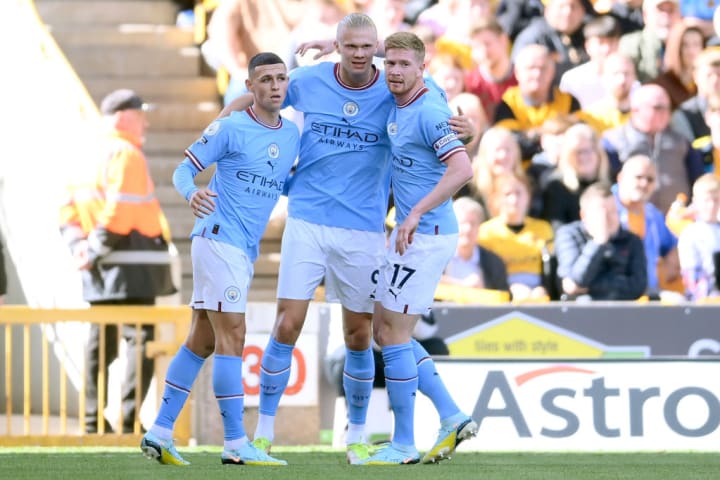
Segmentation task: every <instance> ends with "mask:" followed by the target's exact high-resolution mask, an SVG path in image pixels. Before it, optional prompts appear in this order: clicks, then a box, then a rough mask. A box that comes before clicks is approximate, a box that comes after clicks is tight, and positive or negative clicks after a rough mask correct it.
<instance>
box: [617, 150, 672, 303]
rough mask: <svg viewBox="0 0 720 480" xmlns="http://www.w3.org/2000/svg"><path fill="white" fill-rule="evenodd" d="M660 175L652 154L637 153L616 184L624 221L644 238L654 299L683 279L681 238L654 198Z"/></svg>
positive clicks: (623, 225)
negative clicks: (652, 199) (678, 240)
mask: <svg viewBox="0 0 720 480" xmlns="http://www.w3.org/2000/svg"><path fill="white" fill-rule="evenodd" d="M656 178H657V170H656V168H655V165H654V164H653V161H652V160H651V159H650V157H648V156H647V155H634V156H632V157H630V158H628V159H627V160H626V161H625V163H623V166H622V170H620V173H618V177H617V184H616V185H615V186H613V193H614V194H615V199H616V201H617V208H618V214H619V218H620V224H621V225H622V227H623V228H624V229H626V230H628V231H630V232H632V233H634V234H635V235H637V236H638V237H640V238H641V239H642V240H643V245H644V247H645V259H646V262H647V291H646V294H647V295H648V296H649V297H650V298H651V299H658V298H660V294H661V290H663V289H664V288H666V286H672V284H673V283H675V282H679V281H680V264H679V261H678V256H677V248H676V246H677V238H676V237H675V235H673V233H672V232H671V231H670V229H669V228H668V227H667V225H666V224H665V215H663V213H662V212H661V211H660V210H658V208H657V207H656V206H655V205H653V204H652V203H651V202H650V197H651V196H652V194H653V191H654V190H655V180H656ZM679 286H681V285H679ZM675 288H676V289H677V286H676V287H675ZM678 290H679V291H680V292H681V291H682V290H680V289H678Z"/></svg>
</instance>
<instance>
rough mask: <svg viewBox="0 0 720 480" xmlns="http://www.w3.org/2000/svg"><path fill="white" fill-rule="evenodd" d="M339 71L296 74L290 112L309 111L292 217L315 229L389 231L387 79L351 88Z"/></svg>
mask: <svg viewBox="0 0 720 480" xmlns="http://www.w3.org/2000/svg"><path fill="white" fill-rule="evenodd" d="M339 68H340V67H339V65H338V64H336V63H331V62H324V63H320V64H317V65H313V66H308V67H300V68H296V69H295V70H293V71H292V72H290V87H289V88H288V94H287V98H286V100H285V105H284V106H292V107H293V108H294V109H295V110H298V111H300V112H303V114H304V123H303V132H302V137H301V141H300V154H299V159H298V165H297V170H296V172H295V174H294V175H293V177H292V178H291V179H290V181H289V184H288V214H289V215H290V216H291V217H294V218H299V219H302V220H305V221H308V222H311V223H316V224H320V225H328V226H331V227H340V228H349V229H354V230H363V231H370V232H382V231H384V223H385V215H386V213H387V202H388V193H389V178H390V161H389V159H390V143H389V140H388V137H387V133H386V130H385V125H386V123H387V119H388V115H389V114H390V111H391V110H392V109H393V107H394V104H395V102H394V100H393V97H392V95H391V94H390V92H389V91H388V89H387V86H386V85H385V79H384V76H383V75H382V73H381V72H380V71H376V73H375V76H374V77H373V79H372V81H371V82H370V83H368V85H366V86H364V87H360V88H355V87H350V86H348V85H345V84H344V83H343V82H342V81H341V80H340V76H339Z"/></svg>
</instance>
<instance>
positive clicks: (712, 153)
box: [692, 92, 720, 176]
mask: <svg viewBox="0 0 720 480" xmlns="http://www.w3.org/2000/svg"><path fill="white" fill-rule="evenodd" d="M706 103H707V108H706V109H705V124H706V125H707V126H708V129H709V130H710V131H709V134H708V135H705V136H703V137H700V138H696V139H695V141H694V142H693V143H692V146H693V148H694V149H696V150H697V151H699V152H700V156H701V158H702V160H703V165H704V166H705V172H708V173H709V172H714V173H715V175H718V176H720V92H718V93H714V94H712V95H710V96H709V97H708V98H707V100H706Z"/></svg>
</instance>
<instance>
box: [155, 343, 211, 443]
mask: <svg viewBox="0 0 720 480" xmlns="http://www.w3.org/2000/svg"><path fill="white" fill-rule="evenodd" d="M204 362H205V359H204V358H203V357H201V356H199V355H196V354H194V353H193V352H192V351H191V350H190V349H189V348H187V347H186V346H185V345H182V346H181V347H180V349H179V350H178V351H177V353H176V354H175V356H174V357H173V359H172V361H171V362H170V365H169V366H168V370H167V376H166V378H165V389H164V390H163V396H162V401H161V403H160V410H159V411H158V414H157V418H156V419H155V424H154V425H153V427H155V426H157V427H160V428H159V429H156V430H157V431H155V430H153V428H152V427H151V428H150V431H152V432H153V433H154V434H155V435H158V436H159V437H160V438H166V436H167V435H166V432H167V431H168V430H170V431H172V430H173V427H174V426H175V420H177V417H178V415H180V411H181V410H182V408H183V406H184V405H185V401H186V400H187V397H188V395H190V389H191V388H192V384H193V383H194V382H195V379H196V378H197V376H198V373H199V372H200V369H201V368H202V366H203V363H204Z"/></svg>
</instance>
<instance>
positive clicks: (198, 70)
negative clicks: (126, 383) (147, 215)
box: [35, 0, 282, 302]
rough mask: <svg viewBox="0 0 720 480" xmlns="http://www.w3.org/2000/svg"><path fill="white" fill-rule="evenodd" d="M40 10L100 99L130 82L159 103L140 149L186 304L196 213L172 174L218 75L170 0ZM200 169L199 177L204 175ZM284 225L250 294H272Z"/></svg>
mask: <svg viewBox="0 0 720 480" xmlns="http://www.w3.org/2000/svg"><path fill="white" fill-rule="evenodd" d="M35 3H36V6H37V10H38V13H39V14H40V16H41V18H42V19H43V21H44V22H45V23H46V24H47V25H48V27H49V29H50V31H51V33H52V34H53V36H54V38H55V40H56V41H57V43H58V45H59V46H60V48H61V49H62V50H63V52H64V53H65V55H66V57H67V58H68V60H69V62H70V63H71V65H72V66H73V68H74V69H75V71H76V72H77V74H78V76H79V77H80V79H81V80H82V81H83V83H84V84H85V86H86V87H87V89H88V91H89V93H90V95H91V96H92V97H93V99H94V100H95V102H96V103H97V104H99V102H100V100H101V99H102V97H103V96H104V95H105V94H106V93H108V92H110V91H112V90H114V89H116V88H132V89H134V90H135V91H137V92H138V93H139V94H140V95H141V96H142V97H143V99H145V101H146V102H148V103H152V104H154V105H155V106H156V108H155V109H154V110H152V111H150V112H149V113H148V120H149V122H150V131H149V133H148V135H147V142H146V144H145V153H146V155H147V158H148V161H149V163H150V169H151V173H152V176H153V179H154V180H155V183H156V186H157V194H158V197H159V199H160V202H161V204H162V206H163V210H164V211H165V214H166V215H167V217H168V220H169V222H170V226H171V228H172V232H173V237H174V242H175V245H176V246H177V248H178V250H179V251H180V255H181V259H182V271H183V284H182V289H181V292H182V293H181V297H182V301H183V302H188V301H189V300H190V294H191V291H192V290H191V289H192V268H191V263H190V243H189V241H188V239H187V236H188V234H189V233H190V230H191V228H192V224H193V221H194V217H193V216H192V214H191V213H190V211H189V209H188V208H187V205H186V203H185V201H184V200H183V199H182V197H180V195H179V194H177V192H176V191H175V189H174V188H173V186H172V172H173V171H174V169H175V167H176V166H177V164H178V163H179V162H180V161H181V160H182V159H183V150H184V149H185V148H186V147H187V146H188V145H190V144H191V143H192V142H193V141H194V140H195V139H196V138H197V137H198V136H199V134H200V132H201V131H202V130H203V129H204V128H205V126H207V125H208V124H209V123H210V122H211V121H212V120H213V119H214V118H215V117H216V116H217V114H218V112H219V110H220V107H221V106H220V104H219V97H218V95H217V92H216V87H215V79H214V77H212V76H208V75H207V74H204V73H203V71H204V69H203V61H202V58H201V55H200V51H199V49H198V47H197V46H196V45H194V43H193V32H192V29H189V28H179V27H176V26H175V16H176V14H177V9H176V6H175V4H174V3H173V2H172V1H171V0H36V2H35ZM208 179H209V176H208V175H205V174H203V176H202V177H201V179H200V181H203V180H204V181H207V180H208ZM281 232H282V228H281V226H280V227H278V226H275V227H273V228H269V229H268V232H267V233H266V238H265V239H264V245H263V248H262V250H263V252H264V254H263V256H262V257H261V258H260V259H259V261H258V264H257V265H256V275H257V276H256V280H255V281H254V282H253V291H252V292H251V300H256V301H259V300H274V299H275V285H276V277H277V267H278V261H277V255H276V252H278V251H279V238H280V235H281Z"/></svg>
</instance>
